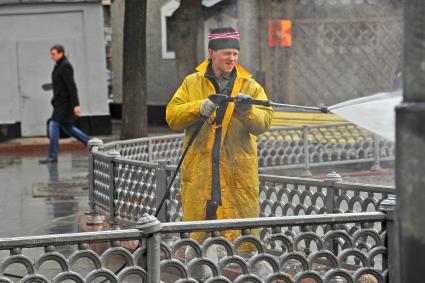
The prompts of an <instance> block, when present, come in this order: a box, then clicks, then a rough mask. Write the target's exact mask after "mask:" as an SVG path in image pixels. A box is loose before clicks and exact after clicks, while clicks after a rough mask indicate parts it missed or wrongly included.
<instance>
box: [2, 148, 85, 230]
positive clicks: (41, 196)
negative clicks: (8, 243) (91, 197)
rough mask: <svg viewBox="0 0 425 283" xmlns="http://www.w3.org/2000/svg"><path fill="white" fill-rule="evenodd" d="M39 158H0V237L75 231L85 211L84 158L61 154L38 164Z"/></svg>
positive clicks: (37, 156) (33, 156)
mask: <svg viewBox="0 0 425 283" xmlns="http://www.w3.org/2000/svg"><path fill="white" fill-rule="evenodd" d="M42 157H44V156H41V155H2V156H1V158H0V184H1V185H0V186H1V188H2V189H1V191H2V196H1V198H0V214H1V215H2V217H1V218H0V227H1V228H0V237H18V236H29V235H43V234H56V233H72V232H77V231H78V217H79V215H80V214H81V213H83V212H84V211H85V210H86V209H87V208H88V155H87V154H86V153H78V152H76V153H64V154H61V155H60V156H59V162H58V163H57V164H52V165H40V164H38V159H40V158H42Z"/></svg>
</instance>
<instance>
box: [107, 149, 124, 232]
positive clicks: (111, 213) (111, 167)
mask: <svg viewBox="0 0 425 283" xmlns="http://www.w3.org/2000/svg"><path fill="white" fill-rule="evenodd" d="M107 155H108V157H109V226H110V227H111V229H116V228H117V227H118V223H117V221H116V220H115V199H116V196H117V192H116V189H115V178H114V174H115V170H114V165H115V158H119V157H121V154H120V152H119V151H118V150H115V149H113V150H111V151H108V152H107Z"/></svg>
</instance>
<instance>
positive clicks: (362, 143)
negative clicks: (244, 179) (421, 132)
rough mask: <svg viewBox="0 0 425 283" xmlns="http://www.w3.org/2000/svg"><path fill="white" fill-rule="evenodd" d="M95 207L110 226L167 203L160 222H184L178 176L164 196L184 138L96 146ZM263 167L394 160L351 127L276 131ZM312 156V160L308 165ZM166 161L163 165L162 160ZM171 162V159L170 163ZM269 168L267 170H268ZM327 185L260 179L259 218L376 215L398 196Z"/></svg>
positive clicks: (381, 144)
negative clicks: (385, 202)
mask: <svg viewBox="0 0 425 283" xmlns="http://www.w3.org/2000/svg"><path fill="white" fill-rule="evenodd" d="M91 144H92V150H91V154H90V166H91V169H90V190H91V191H90V207H91V210H92V211H97V212H100V213H102V214H105V215H107V216H108V217H109V220H110V223H111V224H117V223H129V224H131V223H133V224H134V223H135V222H136V221H137V220H138V219H139V218H140V217H141V216H142V215H143V214H144V213H148V214H150V215H153V214H155V213H156V208H157V207H158V204H159V203H160V201H161V200H162V199H163V198H164V197H165V198H166V201H165V207H164V209H163V211H162V212H160V214H159V219H160V220H161V221H165V222H168V221H171V222H176V221H181V219H182V210H181V199H180V180H179V175H178V176H177V179H176V180H175V182H174V184H173V186H172V187H171V190H170V191H169V192H166V191H165V190H166V188H167V187H168V184H169V182H170V178H171V176H172V173H173V172H174V170H175V169H176V166H175V165H173V164H169V163H175V162H176V161H177V158H178V157H179V154H180V151H181V146H182V136H181V135H172V136H164V137H155V138H145V139H138V140H130V141H124V142H115V143H111V144H108V145H105V146H103V145H102V144H100V143H99V144H96V143H95V142H93V141H92V143H91ZM258 155H259V163H260V166H263V167H262V168H263V169H264V168H270V167H267V166H275V165H281V166H282V167H283V168H294V167H297V168H304V169H306V170H309V168H310V167H311V166H320V165H323V166H326V165H329V164H346V163H350V162H351V163H356V164H357V163H360V162H371V163H372V165H373V168H374V169H377V168H379V166H380V161H381V160H390V159H391V158H393V157H394V155H393V145H392V144H389V143H387V142H386V141H384V140H380V139H378V138H377V137H376V136H373V135H371V134H370V133H368V132H366V131H365V130H362V129H359V128H357V127H355V126H354V125H352V124H347V123H344V124H334V125H321V126H312V127H290V128H277V129H272V130H270V131H269V132H267V133H265V134H264V135H261V136H260V137H259V138H258ZM305 156H307V158H305ZM161 160H162V161H161ZM165 160H171V162H166V161H165ZM264 165H265V166H266V167H264ZM332 178H333V176H329V178H327V179H326V180H313V179H306V178H290V177H279V176H272V175H260V208H261V216H263V217H267V216H288V215H303V214H322V213H334V212H335V213H336V212H365V211H376V208H377V205H378V203H379V201H381V200H382V199H385V198H387V197H388V196H394V195H395V190H394V188H393V187H390V186H377V185H358V184H350V183H344V182H341V180H339V179H338V178H336V181H338V182H335V181H333V180H334V179H332Z"/></svg>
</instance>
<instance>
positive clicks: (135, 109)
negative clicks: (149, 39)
mask: <svg viewBox="0 0 425 283" xmlns="http://www.w3.org/2000/svg"><path fill="white" fill-rule="evenodd" d="M147 117H148V115H147V95H146V0H125V12H124V46H123V101H122V126H121V139H132V138H140V137H145V136H147V134H148V118H147Z"/></svg>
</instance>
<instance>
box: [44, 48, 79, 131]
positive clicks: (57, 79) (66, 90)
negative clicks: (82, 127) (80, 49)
mask: <svg viewBox="0 0 425 283" xmlns="http://www.w3.org/2000/svg"><path fill="white" fill-rule="evenodd" d="M52 87H53V98H52V100H51V103H52V105H53V114H52V118H51V119H52V120H54V121H57V122H61V123H74V122H75V114H74V107H75V106H78V105H80V103H79V101H78V94H77V86H76V85H75V81H74V69H73V68H72V65H71V63H70V62H69V61H68V59H67V58H66V57H65V56H64V57H62V58H61V59H60V60H59V61H57V62H56V64H55V67H54V69H53V72H52Z"/></svg>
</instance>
